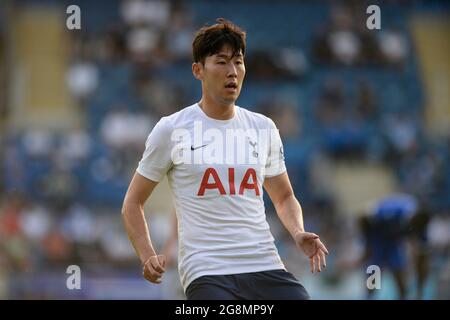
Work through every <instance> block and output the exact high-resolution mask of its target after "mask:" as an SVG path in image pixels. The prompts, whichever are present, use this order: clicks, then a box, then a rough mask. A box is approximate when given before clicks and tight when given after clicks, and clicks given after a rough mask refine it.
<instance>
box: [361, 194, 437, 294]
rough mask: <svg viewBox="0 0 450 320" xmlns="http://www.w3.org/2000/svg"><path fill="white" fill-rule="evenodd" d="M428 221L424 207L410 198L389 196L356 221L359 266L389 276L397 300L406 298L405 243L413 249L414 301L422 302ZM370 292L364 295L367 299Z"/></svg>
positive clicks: (406, 266) (425, 269)
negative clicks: (359, 239)
mask: <svg viewBox="0 0 450 320" xmlns="http://www.w3.org/2000/svg"><path fill="white" fill-rule="evenodd" d="M429 218H430V213H429V211H428V209H427V207H426V206H425V205H424V204H423V203H420V202H419V201H418V200H417V199H416V198H415V197H414V196H411V195H408V194H402V193H397V194H392V195H390V196H388V197H385V198H382V199H380V200H379V201H377V202H376V203H375V204H374V205H373V206H372V207H371V208H369V210H367V212H366V214H364V215H363V216H361V218H360V221H359V222H360V228H361V232H362V234H363V236H364V242H365V252H364V256H363V257H362V259H361V260H362V262H363V263H367V264H368V265H377V266H379V267H380V268H382V269H383V268H386V269H389V270H390V271H391V272H392V275H393V278H394V281H395V284H396V286H397V290H398V296H399V298H400V299H405V298H406V297H407V292H406V288H407V274H408V258H407V250H406V243H405V242H406V240H411V244H412V245H413V248H414V250H413V257H412V259H411V262H412V263H413V265H414V268H415V273H416V276H417V298H418V299H421V298H423V289H424V285H425V280H426V278H427V275H428V256H427V249H426V242H427V239H426V228H427V225H428V221H429ZM373 293H374V291H373V290H369V291H368V298H369V299H371V298H372V297H373V296H372V294H373Z"/></svg>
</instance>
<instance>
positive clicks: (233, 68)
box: [227, 62, 237, 78]
mask: <svg viewBox="0 0 450 320" xmlns="http://www.w3.org/2000/svg"><path fill="white" fill-rule="evenodd" d="M227 77H234V78H235V77H237V68H236V66H235V65H234V63H233V62H230V63H229V64H228V74H227Z"/></svg>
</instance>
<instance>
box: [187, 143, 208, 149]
mask: <svg viewBox="0 0 450 320" xmlns="http://www.w3.org/2000/svg"><path fill="white" fill-rule="evenodd" d="M206 146H207V144H204V145H202V146H199V147H195V148H194V146H191V150H192V151H194V150H197V149H200V148H203V147H206Z"/></svg>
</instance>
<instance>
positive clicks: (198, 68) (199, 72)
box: [192, 62, 203, 80]
mask: <svg viewBox="0 0 450 320" xmlns="http://www.w3.org/2000/svg"><path fill="white" fill-rule="evenodd" d="M192 74H193V75H194V77H195V78H196V79H198V80H202V78H203V65H202V63H201V62H194V63H193V64H192Z"/></svg>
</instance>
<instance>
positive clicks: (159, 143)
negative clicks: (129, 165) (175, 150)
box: [136, 118, 173, 182]
mask: <svg viewBox="0 0 450 320" xmlns="http://www.w3.org/2000/svg"><path fill="white" fill-rule="evenodd" d="M171 134H172V126H171V125H170V123H169V121H168V119H167V118H162V119H161V120H160V121H159V122H158V123H157V124H156V125H155V127H154V128H153V130H152V132H151V133H150V134H149V136H148V138H147V141H146V142H145V151H144V153H143V155H142V159H141V160H140V161H139V165H138V167H137V169H136V171H137V172H138V173H139V174H140V175H142V176H144V177H146V178H147V179H150V180H153V181H156V182H159V181H161V180H162V179H163V178H164V176H165V175H166V173H167V172H168V171H169V170H170V168H171V167H172V164H173V162H172V157H171V148H172V143H171Z"/></svg>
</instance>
